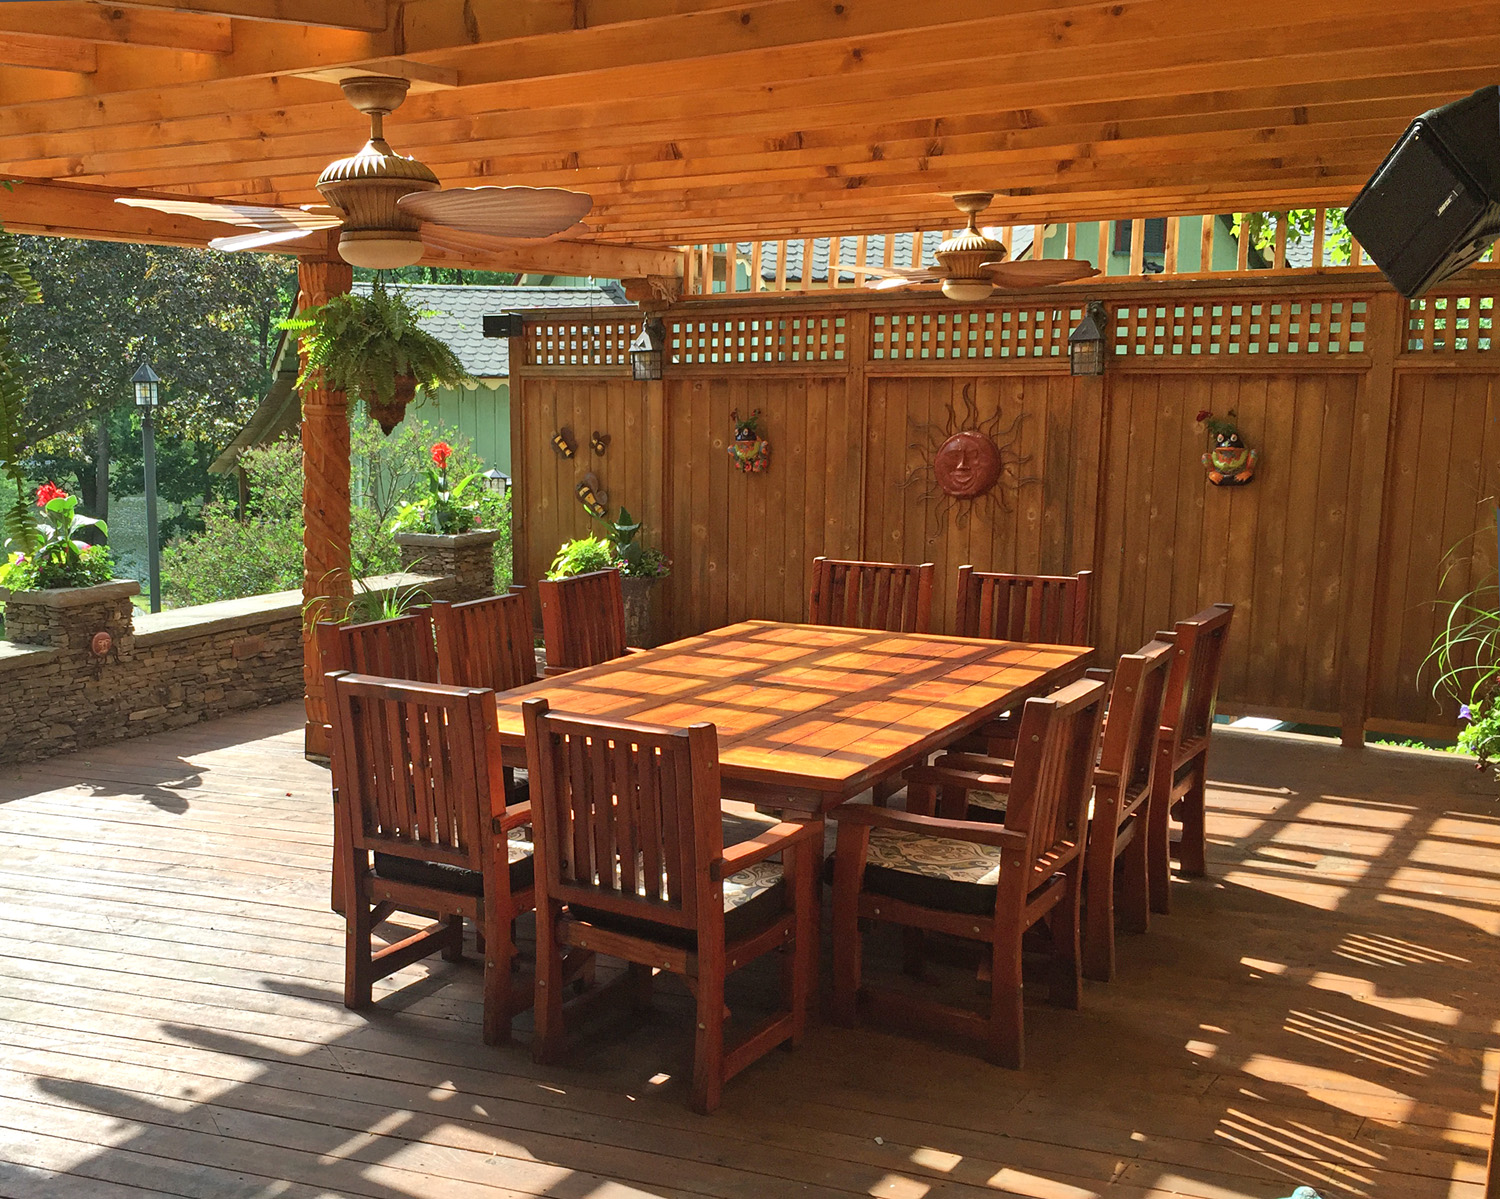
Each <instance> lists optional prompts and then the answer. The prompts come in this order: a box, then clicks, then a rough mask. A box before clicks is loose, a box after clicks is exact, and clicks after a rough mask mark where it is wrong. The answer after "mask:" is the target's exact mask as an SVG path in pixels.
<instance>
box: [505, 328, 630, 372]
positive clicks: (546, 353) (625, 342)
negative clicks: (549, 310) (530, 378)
mask: <svg viewBox="0 0 1500 1199" xmlns="http://www.w3.org/2000/svg"><path fill="white" fill-rule="evenodd" d="M639 331H640V328H639V325H638V324H637V323H636V322H634V321H628V320H598V319H589V318H587V317H579V318H557V319H553V320H543V321H527V322H526V365H527V366H534V367H566V366H618V367H624V368H627V369H628V368H629V366H630V342H631V339H632V338H633V337H635V335H636V334H637V333H638V332H639Z"/></svg>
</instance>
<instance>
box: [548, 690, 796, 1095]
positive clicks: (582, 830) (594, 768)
mask: <svg viewBox="0 0 1500 1199" xmlns="http://www.w3.org/2000/svg"><path fill="white" fill-rule="evenodd" d="M522 710H523V717H524V723H525V728H526V761H527V766H528V769H529V770H530V773H531V787H532V792H531V793H532V805H533V811H534V813H535V829H536V833H537V852H538V857H539V860H540V862H541V870H540V873H539V875H538V878H537V938H536V939H537V996H536V1035H535V1038H534V1040H533V1047H534V1053H535V1056H536V1058H537V1060H538V1061H541V1062H546V1061H552V1060H555V1059H556V1058H557V1056H558V1055H559V1053H560V1051H561V1049H562V1043H563V996H562V978H563V973H562V972H563V968H564V961H565V951H566V950H569V949H577V950H594V951H598V952H601V953H607V954H609V955H610V956H612V957H617V958H623V959H624V960H625V961H626V962H629V963H632V964H633V965H632V967H631V970H632V973H633V975H634V981H635V982H636V983H637V985H638V986H640V987H643V988H649V986H650V979H651V973H652V971H653V970H665V971H669V972H671V973H673V974H678V975H680V976H681V977H682V979H683V981H684V982H685V983H686V984H687V986H688V989H689V990H690V991H692V993H693V995H694V996H695V998H696V1000H697V1041H696V1045H695V1048H694V1052H693V1090H692V1106H693V1108H694V1110H696V1111H699V1112H705V1113H706V1112H710V1111H712V1110H713V1109H714V1108H715V1107H716V1106H718V1103H719V1095H720V1091H721V1089H722V1087H723V1085H724V1083H725V1082H727V1081H728V1080H729V1079H730V1078H732V1077H733V1076H734V1075H735V1074H737V1073H739V1071H740V1070H742V1069H744V1068H745V1067H746V1066H748V1065H749V1064H750V1063H751V1062H753V1061H755V1060H756V1059H757V1058H759V1057H760V1056H761V1055H762V1054H764V1053H765V1052H766V1051H767V1050H769V1049H771V1048H772V1047H774V1046H776V1045H778V1044H780V1043H782V1042H783V1041H791V1042H792V1043H794V1044H795V1043H796V1042H798V1041H800V1040H801V1037H802V1033H803V1030H804V1028H805V1027H806V1024H807V1014H808V1007H809V1005H810V1003H811V999H812V994H813V991H814V989H815V987H816V982H817V952H818V910H817V881H818V866H819V862H820V858H821V854H822V824H821V822H819V821H807V822H802V821H788V822H785V823H781V824H772V825H767V826H765V831H763V832H761V833H760V834H759V835H758V836H755V837H753V838H752V839H751V840H748V841H745V842H743V843H741V844H738V845H734V846H731V847H730V848H728V849H726V848H725V846H724V831H723V817H722V815H721V810H720V794H721V793H720V790H719V754H718V734H717V732H716V731H715V729H714V726H713V725H711V724H695V725H691V726H690V727H688V728H686V729H666V728H659V727H656V726H652V725H643V724H629V723H624V722H614V721H596V720H584V719H577V718H574V717H571V716H566V715H563V714H561V713H551V712H549V711H548V709H547V701H546V700H544V699H532V700H527V701H526V702H525V704H524V705H522ZM776 854H780V855H781V861H780V862H779V863H774V862H771V861H769V860H768V859H770V858H771V857H772V856H773V855H776ZM771 950H780V951H781V952H782V953H783V954H784V955H785V956H784V957H783V959H782V972H781V983H782V1009H781V1010H780V1011H777V1012H776V1013H774V1014H773V1015H772V1016H770V1017H769V1018H767V1019H766V1020H764V1021H763V1022H761V1023H760V1024H759V1025H758V1026H757V1027H755V1028H753V1029H752V1030H751V1031H750V1032H749V1033H748V1035H746V1036H745V1037H744V1038H743V1039H741V1040H739V1042H738V1043H737V1044H736V1045H735V1046H734V1047H733V1048H726V1046H725V1023H726V1021H727V1020H728V1017H729V1012H728V1009H727V1008H726V1007H725V1005H724V983H725V978H726V976H727V975H729V974H731V973H732V972H734V971H736V970H738V969H740V968H741V967H742V966H745V965H748V964H749V963H750V962H752V961H754V960H755V959H756V958H759V957H761V956H762V955H763V954H765V953H768V952H769V951H771Z"/></svg>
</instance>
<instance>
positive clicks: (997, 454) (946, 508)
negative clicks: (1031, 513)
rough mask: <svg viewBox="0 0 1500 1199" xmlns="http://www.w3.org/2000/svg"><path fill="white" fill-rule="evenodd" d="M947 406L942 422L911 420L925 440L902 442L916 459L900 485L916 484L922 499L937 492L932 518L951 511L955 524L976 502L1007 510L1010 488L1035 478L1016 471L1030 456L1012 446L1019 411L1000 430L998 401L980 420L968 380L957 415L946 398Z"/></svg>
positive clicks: (965, 517) (960, 523)
mask: <svg viewBox="0 0 1500 1199" xmlns="http://www.w3.org/2000/svg"><path fill="white" fill-rule="evenodd" d="M947 409H948V417H947V420H946V421H944V422H943V423H942V424H920V425H919V424H917V423H916V422H912V431H913V432H914V433H917V434H919V435H923V434H925V435H926V440H925V441H914V442H912V443H911V445H910V446H909V447H908V448H910V449H913V450H916V451H917V452H918V453H920V454H921V455H922V461H921V462H919V463H918V464H917V465H916V466H915V467H913V468H912V470H911V472H910V473H909V474H908V475H907V476H906V481H905V482H904V483H902V484H901V486H902V487H903V488H906V487H914V486H917V485H918V484H921V485H922V486H923V491H922V498H923V499H932V498H933V497H934V496H935V497H937V506H936V514H937V516H938V519H939V520H941V519H943V518H945V517H946V516H947V515H948V513H949V512H954V513H955V523H956V524H957V525H958V527H959V528H960V529H961V528H963V527H964V526H965V525H967V524H968V522H969V516H970V515H971V513H972V512H973V510H974V506H975V504H976V503H982V504H984V505H985V506H986V508H987V509H991V510H993V509H999V510H1004V511H1009V510H1010V497H1011V493H1012V492H1013V491H1016V490H1018V489H1019V488H1021V487H1023V486H1025V485H1026V484H1027V483H1036V482H1039V481H1040V480H1038V479H1036V478H1034V477H1030V476H1024V477H1023V476H1022V474H1021V468H1022V467H1023V466H1025V465H1026V463H1028V462H1029V461H1031V458H1030V455H1026V456H1024V457H1023V456H1022V455H1021V453H1020V452H1019V451H1018V450H1017V449H1016V440H1017V435H1018V431H1019V430H1020V427H1021V422H1022V420H1024V419H1025V413H1020V414H1018V415H1017V416H1016V418H1015V419H1014V420H1013V421H1011V422H1010V424H1009V425H1008V426H1007V427H1006V428H1005V429H1003V430H1002V429H1001V428H1000V422H1001V420H1002V419H1003V414H1002V412H1001V410H1000V408H999V406H998V405H997V406H996V408H995V412H994V415H993V416H990V417H988V418H987V419H984V420H981V419H980V417H979V405H978V404H976V403H975V401H974V390H973V385H972V384H965V385H964V389H963V409H964V410H963V414H962V415H961V416H960V414H959V413H958V411H957V409H955V408H954V405H953V401H952V400H949V401H948V405H947Z"/></svg>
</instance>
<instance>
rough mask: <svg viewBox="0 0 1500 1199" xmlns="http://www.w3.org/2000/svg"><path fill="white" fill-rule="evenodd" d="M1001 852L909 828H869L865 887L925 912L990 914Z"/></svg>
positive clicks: (993, 907) (867, 889) (993, 905)
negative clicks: (922, 908)
mask: <svg viewBox="0 0 1500 1199" xmlns="http://www.w3.org/2000/svg"><path fill="white" fill-rule="evenodd" d="M1003 852H1004V851H1003V850H1001V849H999V848H998V847H997V846H993V845H975V844H973V843H972V842H969V841H957V840H954V839H952V838H950V837H929V836H927V835H926V834H924V833H918V832H913V831H911V830H909V829H888V828H875V829H871V830H870V849H869V853H868V856H867V857H866V859H865V860H866V866H865V882H864V889H865V890H866V891H869V892H872V893H874V894H877V895H889V896H890V897H891V898H892V899H900V900H904V901H905V902H907V903H914V904H917V905H919V906H921V907H924V908H937V909H939V910H941V911H945V912H964V913H967V914H970V915H975V916H988V915H990V914H992V913H993V912H994V910H995V888H996V885H997V883H998V882H999V878H1000V860H1001V857H1002V855H1003Z"/></svg>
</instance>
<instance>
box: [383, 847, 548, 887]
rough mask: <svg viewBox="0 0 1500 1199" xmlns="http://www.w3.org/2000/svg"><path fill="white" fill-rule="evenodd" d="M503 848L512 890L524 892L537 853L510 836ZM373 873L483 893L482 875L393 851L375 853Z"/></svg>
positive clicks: (533, 874)
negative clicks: (407, 856)
mask: <svg viewBox="0 0 1500 1199" xmlns="http://www.w3.org/2000/svg"><path fill="white" fill-rule="evenodd" d="M505 849H506V859H507V860H508V861H509V863H510V889H511V892H512V893H515V892H516V891H524V890H526V888H528V887H529V886H531V884H532V881H533V880H534V878H535V877H536V856H535V851H534V848H533V846H532V843H531V842H530V841H522V840H519V839H517V838H516V837H514V836H512V837H511V838H510V840H508V841H507V842H506V843H505ZM375 874H376V876H377V877H378V878H383V879H388V880H389V881H391V882H393V883H410V884H411V885H412V886H414V887H432V888H434V889H436V890H439V891H452V892H453V893H454V894H457V895H483V894H484V875H482V874H481V873H479V871H477V870H466V869H464V867H462V866H450V865H449V864H448V863H447V862H422V861H418V860H417V859H416V858H404V857H400V856H399V855H397V854H393V853H377V854H376V855H375Z"/></svg>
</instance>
